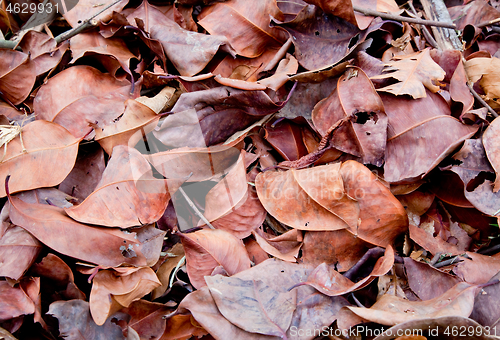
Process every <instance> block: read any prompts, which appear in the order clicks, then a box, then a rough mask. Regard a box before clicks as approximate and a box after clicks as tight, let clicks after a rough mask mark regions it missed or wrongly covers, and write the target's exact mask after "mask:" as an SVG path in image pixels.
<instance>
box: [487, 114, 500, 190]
mask: <svg viewBox="0 0 500 340" xmlns="http://www.w3.org/2000/svg"><path fill="white" fill-rule="evenodd" d="M499 130H500V119H495V120H493V122H491V124H490V125H489V126H488V128H487V129H486V131H484V134H483V145H484V151H485V152H486V155H487V156H488V160H489V161H490V164H491V165H492V166H493V169H495V173H496V175H497V177H496V179H495V183H494V184H495V186H494V187H493V192H498V190H500V175H499V172H500V147H499V143H500V140H499V138H498V135H499V132H500V131H499Z"/></svg>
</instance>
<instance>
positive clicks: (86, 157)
mask: <svg viewBox="0 0 500 340" xmlns="http://www.w3.org/2000/svg"><path fill="white" fill-rule="evenodd" d="M105 168H106V165H105V163H104V152H103V150H102V148H101V146H100V145H99V144H97V143H91V144H82V145H80V148H79V149H78V156H77V157H76V162H75V166H74V167H73V170H71V172H70V173H69V174H68V176H66V178H65V179H64V181H62V182H61V184H59V190H61V191H63V192H65V193H66V194H68V195H71V196H74V197H76V198H78V199H79V200H80V202H82V201H83V200H85V199H86V198H87V196H88V195H90V194H91V193H92V192H93V191H94V189H95V188H96V186H97V184H98V183H99V182H100V181H101V177H102V173H103V172H104V169H105Z"/></svg>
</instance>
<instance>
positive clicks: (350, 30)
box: [276, 2, 363, 70]
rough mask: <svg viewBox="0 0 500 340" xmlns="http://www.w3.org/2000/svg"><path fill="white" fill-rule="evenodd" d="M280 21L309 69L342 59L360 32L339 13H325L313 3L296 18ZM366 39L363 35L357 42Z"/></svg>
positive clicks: (299, 60) (318, 67) (296, 53)
mask: <svg viewBox="0 0 500 340" xmlns="http://www.w3.org/2000/svg"><path fill="white" fill-rule="evenodd" d="M346 4H347V2H346ZM276 19H277V18H276ZM277 25H278V26H279V27H282V28H283V29H285V30H286V31H287V32H288V33H289V35H290V37H291V38H292V42H293V44H294V46H295V57H296V58H297V60H298V62H299V64H300V65H301V66H303V67H304V68H305V69H307V70H317V69H320V68H323V67H326V66H329V65H333V64H336V63H337V62H339V61H340V60H341V59H343V58H344V57H345V56H346V54H348V53H349V52H350V47H351V46H350V42H351V40H352V39H353V38H354V37H355V36H356V35H358V34H359V33H360V31H359V29H358V28H357V27H356V26H354V25H352V24H351V23H349V22H346V21H345V20H343V19H341V18H340V17H339V16H331V15H328V14H325V12H323V11H322V10H321V9H320V8H319V7H315V6H310V5H309V6H305V7H304V8H303V9H302V10H301V11H300V12H299V13H298V15H297V17H295V18H294V19H293V20H292V21H289V22H285V23H282V22H280V23H278V24H277ZM362 40H363V38H359V39H358V41H357V44H359V43H361V42H362Z"/></svg>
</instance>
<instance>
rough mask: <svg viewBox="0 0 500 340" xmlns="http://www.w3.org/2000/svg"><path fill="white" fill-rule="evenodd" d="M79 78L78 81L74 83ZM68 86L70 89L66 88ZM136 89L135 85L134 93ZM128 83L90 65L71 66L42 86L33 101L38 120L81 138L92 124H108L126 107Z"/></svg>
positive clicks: (128, 96) (128, 92)
mask: <svg viewBox="0 0 500 340" xmlns="http://www.w3.org/2000/svg"><path fill="white" fill-rule="evenodd" d="M75 79H78V82H75ZM68 83H72V84H73V86H71V87H68V85H67V84H68ZM137 90H139V86H135V91H137ZM130 91H131V84H130V83H129V82H128V81H118V80H116V79H115V78H114V77H113V76H111V75H109V74H103V73H101V72H100V71H98V70H97V69H95V68H93V67H90V66H84V65H80V66H74V67H70V68H68V69H66V70H64V71H62V72H60V73H58V74H57V75H56V76H54V77H53V78H51V79H50V80H49V81H48V82H47V83H46V84H44V85H42V87H41V88H40V90H39V91H38V93H37V95H36V97H35V100H34V104H33V105H34V110H35V111H36V112H37V116H36V117H37V119H43V120H48V121H51V122H54V123H57V124H59V125H62V126H63V127H65V128H66V129H68V131H69V132H71V134H73V136H75V137H79V138H82V137H84V136H86V135H87V134H88V133H89V132H91V131H92V127H91V124H93V125H97V126H103V125H110V124H111V122H112V121H113V120H114V119H116V118H117V117H118V116H120V115H121V114H122V113H123V111H124V108H125V104H124V103H125V101H126V100H127V99H129V98H130V97H131V96H132V95H131V94H130Z"/></svg>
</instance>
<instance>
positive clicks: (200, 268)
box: [181, 229, 250, 289]
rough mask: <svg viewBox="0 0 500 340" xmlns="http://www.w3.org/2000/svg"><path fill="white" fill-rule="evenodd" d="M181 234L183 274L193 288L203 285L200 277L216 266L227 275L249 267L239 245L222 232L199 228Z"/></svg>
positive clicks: (226, 233)
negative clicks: (184, 266)
mask: <svg viewBox="0 0 500 340" xmlns="http://www.w3.org/2000/svg"><path fill="white" fill-rule="evenodd" d="M181 235H182V237H181V241H182V245H183V246H184V251H185V252H186V268H187V273H188V275H189V280H190V281H191V284H192V285H193V286H194V287H195V288H196V289H199V288H201V287H203V286H205V285H206V283H205V279H204V277H205V276H209V275H210V274H211V273H212V272H213V270H214V268H216V267H217V266H222V267H223V268H224V269H225V270H226V272H227V273H228V274H229V275H234V274H236V273H238V272H241V271H242V270H245V269H249V268H250V259H249V257H248V253H247V251H246V249H245V246H244V245H243V242H241V240H239V239H237V238H236V237H235V236H233V235H231V234H230V233H228V232H226V231H223V230H218V229H216V230H210V229H203V230H199V231H196V232H194V233H189V234H181Z"/></svg>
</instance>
